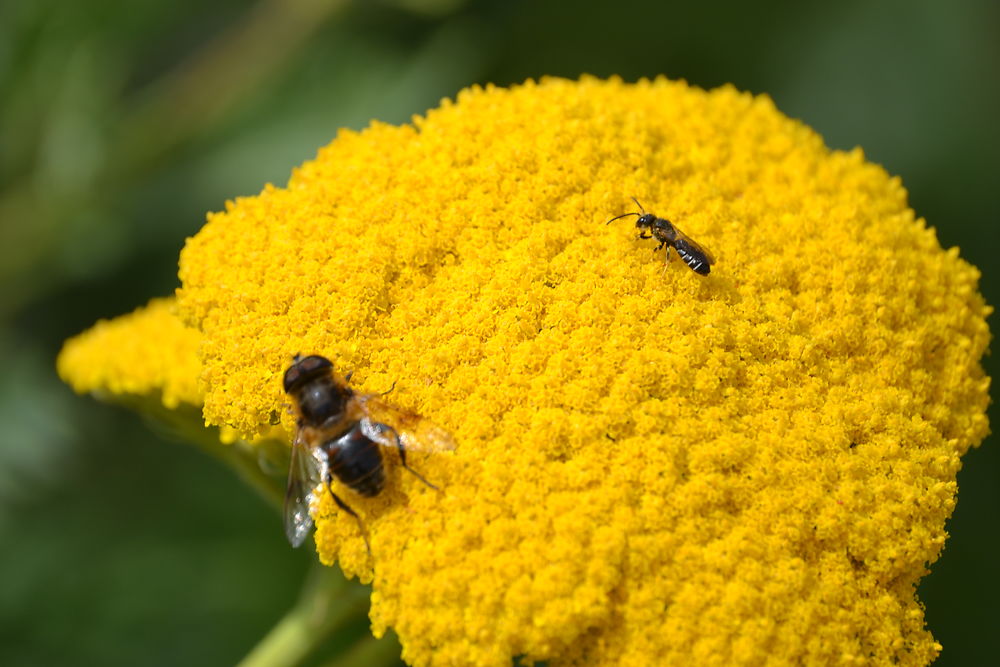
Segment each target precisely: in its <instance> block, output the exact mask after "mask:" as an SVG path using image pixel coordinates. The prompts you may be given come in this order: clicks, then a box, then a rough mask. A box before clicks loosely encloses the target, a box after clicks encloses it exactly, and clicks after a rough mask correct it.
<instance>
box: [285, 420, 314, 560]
mask: <svg viewBox="0 0 1000 667" xmlns="http://www.w3.org/2000/svg"><path fill="white" fill-rule="evenodd" d="M319 479H320V473H319V467H318V465H317V461H316V459H314V458H313V456H312V452H310V451H309V449H308V447H307V446H306V444H305V443H304V442H303V440H302V436H301V433H299V434H296V436H295V441H294V442H293V443H292V457H291V461H290V462H289V465H288V488H287V489H286V491H285V511H284V519H285V536H286V537H288V542H289V543H290V544H291V545H292V546H293V547H298V546H301V545H302V543H303V542H305V540H306V537H308V536H309V531H310V529H311V528H312V525H313V521H312V517H311V516H310V515H309V505H310V501H311V500H312V495H313V489H315V488H316V485H317V484H318V483H319Z"/></svg>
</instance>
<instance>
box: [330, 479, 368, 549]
mask: <svg viewBox="0 0 1000 667" xmlns="http://www.w3.org/2000/svg"><path fill="white" fill-rule="evenodd" d="M323 481H324V482H325V483H326V490H327V491H329V492H330V496H331V497H332V498H333V502H335V503H337V507H339V508H340V509H342V510H344V511H345V512H347V513H348V514H350V515H351V516H353V517H354V520H355V521H357V522H358V530H360V531H361V537H362V539H364V541H365V548H366V549H368V555H369V556H371V555H372V545H371V544H370V543H369V542H368V531H366V530H365V524H364V523H362V522H361V517H359V516H358V513H357V512H355V511H354V510H352V509H351V507H350V506H349V505H348V504H347V503H345V502H344V501H343V500H341V499H340V497H339V496H337V494H336V493H334V492H333V487H332V486H330V482H332V481H333V476H332V475H330V474H329V473H327V475H326V479H324V480H323Z"/></svg>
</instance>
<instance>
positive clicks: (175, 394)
mask: <svg viewBox="0 0 1000 667" xmlns="http://www.w3.org/2000/svg"><path fill="white" fill-rule="evenodd" d="M200 342H201V333H200V332H199V331H198V330H197V329H192V328H190V327H187V326H185V325H184V323H183V322H181V320H180V319H179V318H178V317H177V307H176V304H175V303H174V299H173V298H169V299H153V300H151V301H150V302H149V303H148V304H147V305H146V306H143V307H142V308H138V309H137V310H136V311H135V312H134V313H131V314H129V315H125V316H123V317H118V318H116V319H114V320H110V321H109V320H101V321H100V322H98V323H97V324H95V325H94V326H93V327H92V328H90V329H89V330H88V331H86V332H84V333H82V334H80V335H79V336H76V337H75V338H72V339H70V340H68V341H66V345H65V346H64V347H63V350H62V352H61V353H60V354H59V360H58V363H57V370H58V372H59V377H61V378H62V379H63V380H64V381H65V382H66V383H67V384H69V385H70V386H71V387H73V390H74V391H76V392H78V393H81V394H83V393H88V392H95V393H98V394H107V395H122V396H150V395H157V394H158V395H159V396H160V398H161V400H162V401H163V405H164V407H167V408H170V409H174V408H176V407H178V406H179V405H181V404H182V403H185V404H187V405H191V406H200V405H201V404H202V398H203V397H202V392H201V391H200V390H199V389H198V376H199V375H200V374H201V362H200V361H199V360H198V345H199V343H200Z"/></svg>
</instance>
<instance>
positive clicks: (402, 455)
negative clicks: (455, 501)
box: [374, 424, 440, 491]
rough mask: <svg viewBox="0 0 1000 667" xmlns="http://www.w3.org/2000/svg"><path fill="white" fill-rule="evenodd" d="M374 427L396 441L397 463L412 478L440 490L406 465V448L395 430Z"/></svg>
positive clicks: (382, 425)
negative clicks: (400, 464)
mask: <svg viewBox="0 0 1000 667" xmlns="http://www.w3.org/2000/svg"><path fill="white" fill-rule="evenodd" d="M374 426H375V428H376V429H378V431H379V433H390V434H392V437H393V439H394V440H395V441H396V449H398V450H399V461H400V463H402V464H403V467H404V468H406V469H407V470H409V471H410V472H411V473H413V475H414V477H416V478H417V479H419V480H420V481H421V482H423V483H424V484H426V485H427V486H429V487H431V488H432V489H434V490H435V491H440V489H439V488H438V487H436V486H434V485H433V484H431V483H430V482H428V481H427V479H426V478H425V477H424V476H423V475H421V474H420V473H419V472H417V471H416V470H414V469H413V468H411V467H410V466H408V465H406V447H403V441H402V440H400V439H399V434H398V433H396V429H394V428H393V427H391V426H389V425H388V424H374Z"/></svg>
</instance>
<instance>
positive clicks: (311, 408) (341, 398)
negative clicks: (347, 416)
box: [284, 355, 350, 426]
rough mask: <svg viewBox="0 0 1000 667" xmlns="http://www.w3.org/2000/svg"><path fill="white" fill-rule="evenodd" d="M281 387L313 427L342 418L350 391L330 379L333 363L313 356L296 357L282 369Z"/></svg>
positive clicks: (305, 420) (303, 417)
mask: <svg viewBox="0 0 1000 667" xmlns="http://www.w3.org/2000/svg"><path fill="white" fill-rule="evenodd" d="M284 386H285V392H286V393H288V394H290V395H291V396H292V397H293V398H294V399H295V402H296V404H297V405H298V407H299V412H300V413H301V416H302V421H303V422H305V423H306V424H311V425H314V426H320V425H322V424H325V423H327V422H330V421H335V420H338V419H340V418H341V417H343V415H344V410H345V407H346V405H347V399H349V398H350V393H349V392H350V390H349V389H347V388H346V387H345V386H342V385H341V384H340V383H338V382H336V380H335V379H334V377H333V364H331V363H330V361H329V360H328V359H325V358H323V357H320V356H317V355H312V356H308V357H305V358H299V357H296V359H295V363H294V364H292V366H291V367H289V369H288V370H287V371H285V381H284Z"/></svg>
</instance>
